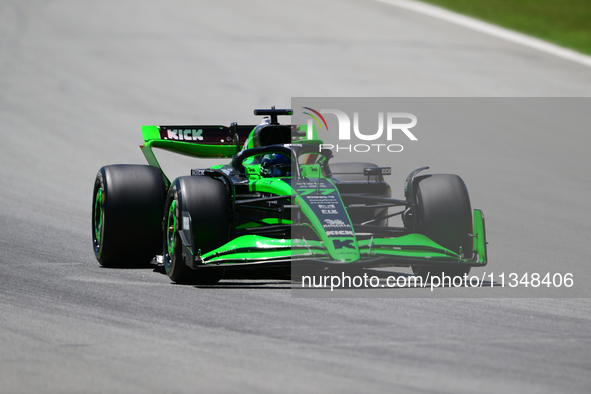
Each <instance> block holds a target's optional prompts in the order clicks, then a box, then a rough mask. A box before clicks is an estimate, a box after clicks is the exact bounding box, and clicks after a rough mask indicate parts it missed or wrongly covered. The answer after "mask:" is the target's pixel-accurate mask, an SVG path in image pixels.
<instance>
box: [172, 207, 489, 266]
mask: <svg viewBox="0 0 591 394" xmlns="http://www.w3.org/2000/svg"><path fill="white" fill-rule="evenodd" d="M185 214H186V213H185V212H183V215H185ZM187 215H188V214H187ZM186 219H187V220H186V221H187V222H190V217H187V218H186ZM187 227H188V228H186V229H185V228H183V229H182V230H181V232H180V233H181V240H182V242H183V256H184V259H185V262H186V264H187V265H188V266H189V267H191V268H193V269H197V270H199V269H207V268H209V267H218V268H219V267H221V266H223V267H225V268H232V267H233V268H241V267H246V266H252V267H257V266H260V267H267V268H287V267H290V266H292V267H297V266H315V267H319V268H324V267H335V266H340V267H344V266H345V265H346V266H348V267H358V268H370V267H386V266H411V265H417V266H438V265H445V266H451V265H461V266H479V267H483V266H485V265H486V263H487V256H486V244H487V242H486V234H485V224H484V215H483V213H482V211H481V210H479V209H475V210H474V226H473V228H474V234H472V237H473V240H474V244H473V246H474V253H469V254H471V255H473V257H472V258H470V259H468V258H464V257H463V256H460V255H459V254H457V253H455V252H453V251H451V250H449V249H446V248H444V247H443V246H441V245H439V244H437V243H436V242H434V241H432V240H431V239H429V238H428V237H426V236H424V235H422V234H407V235H403V236H399V237H396V238H381V237H374V238H371V239H364V240H358V241H357V244H358V247H359V252H360V258H359V260H357V261H353V262H343V261H335V260H334V259H332V258H331V257H330V254H329V253H328V251H327V249H326V248H325V247H324V246H323V244H322V242H321V241H311V240H305V239H276V238H268V237H264V236H260V235H244V236H241V237H238V238H235V239H233V240H232V241H230V242H228V243H227V244H225V245H223V246H221V247H220V248H217V249H215V250H213V251H211V252H208V253H205V254H203V255H201V253H200V251H199V250H195V247H194V245H192V243H191V242H189V240H192V239H193V237H192V234H191V226H190V225H189V226H187Z"/></svg>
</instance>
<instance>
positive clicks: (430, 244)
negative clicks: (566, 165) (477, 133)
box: [92, 107, 487, 284]
mask: <svg viewBox="0 0 591 394" xmlns="http://www.w3.org/2000/svg"><path fill="white" fill-rule="evenodd" d="M254 113H255V115H262V116H267V117H266V118H265V119H264V120H263V122H262V123H261V124H260V125H237V124H236V123H232V124H231V125H230V126H229V127H228V126H211V125H201V126H143V127H142V135H143V139H144V144H143V145H142V146H141V149H142V152H143V153H144V155H145V157H146V159H147V161H148V165H110V166H105V167H103V168H101V169H100V170H99V172H98V174H97V177H96V180H95V186H94V193H93V196H94V197H93V205H92V207H93V210H92V236H93V245H94V251H95V255H96V258H97V260H98V261H99V263H100V264H101V265H103V266H107V267H124V266H129V265H132V264H144V263H147V262H150V261H151V260H153V259H154V258H156V261H157V262H159V263H161V264H163V265H164V267H165V269H166V272H167V274H168V275H169V276H170V278H171V279H172V280H173V281H175V282H179V283H195V284H214V283H217V282H218V281H219V280H220V279H221V278H222V277H224V275H226V276H229V275H231V274H232V273H233V272H234V273H235V272H238V271H242V272H249V273H250V275H251V277H256V276H257V275H258V274H260V275H269V274H270V273H271V274H275V275H277V276H279V277H291V276H292V274H293V273H294V272H295V271H294V270H293V269H294V268H298V269H303V270H307V271H306V272H310V270H312V271H314V272H322V271H323V270H327V269H332V268H335V267H336V268H346V267H356V268H370V267H383V266H402V267H404V266H410V267H412V269H413V272H414V273H415V274H416V275H420V276H422V277H428V275H432V276H433V275H436V274H438V273H441V272H444V271H445V272H446V273H447V274H450V275H463V274H466V273H468V272H469V270H470V268H471V267H481V266H484V265H486V262H487V256H486V239H485V226H484V216H483V214H482V212H481V211H480V210H478V209H475V210H472V209H471V205H470V199H469V196H468V191H467V189H466V186H465V184H464V182H463V181H462V179H461V178H460V177H458V176H457V175H451V174H430V175H429V174H427V175H424V174H422V173H421V172H422V171H423V170H426V169H427V167H424V168H420V169H418V170H415V171H413V172H412V173H411V174H410V175H409V176H408V178H407V180H406V182H405V185H404V199H393V198H392V197H391V188H390V186H389V185H388V184H387V183H386V182H385V181H384V176H386V175H388V174H390V171H391V170H390V168H389V167H377V166H376V165H375V164H373V163H330V160H331V159H332V157H333V154H332V152H331V151H330V150H327V149H323V148H322V141H321V140H319V139H316V138H314V139H308V138H306V137H307V133H306V130H305V126H293V125H282V124H280V123H279V122H278V116H281V115H291V113H292V112H291V110H286V109H275V108H274V107H273V108H271V109H264V110H255V112H254ZM154 148H159V149H164V150H168V151H172V152H175V153H179V154H183V155H188V156H192V157H196V158H220V159H224V158H226V159H230V160H229V163H226V164H220V165H217V166H213V167H210V168H196V169H192V170H191V174H190V175H188V176H182V177H179V178H176V179H174V180H170V179H168V178H167V176H166V175H165V174H164V173H163V171H162V169H161V167H160V164H159V163H158V160H157V159H156V156H155V154H154V152H153V149H154ZM391 208H395V209H394V210H396V212H392V213H390V209H391ZM394 217H399V218H400V219H401V223H402V225H400V226H397V227H394V226H389V219H391V218H394ZM298 272H299V271H298Z"/></svg>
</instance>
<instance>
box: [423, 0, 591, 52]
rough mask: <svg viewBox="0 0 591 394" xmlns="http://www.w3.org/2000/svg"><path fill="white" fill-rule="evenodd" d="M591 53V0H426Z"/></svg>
mask: <svg viewBox="0 0 591 394" xmlns="http://www.w3.org/2000/svg"><path fill="white" fill-rule="evenodd" d="M423 1H424V2H426V3H431V4H435V5H438V6H441V7H444V8H447V9H450V10H453V11H456V12H459V13H462V14H465V15H470V16H473V17H475V18H478V19H481V20H484V21H487V22H491V23H494V24H496V25H499V26H503V27H506V28H509V29H512V30H515V31H519V32H522V33H525V34H529V35H532V36H535V37H538V38H541V39H543V40H546V41H549V42H552V43H555V44H558V45H561V46H564V47H568V48H571V49H574V50H576V51H579V52H582V53H586V54H591V0H423Z"/></svg>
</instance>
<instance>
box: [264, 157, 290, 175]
mask: <svg viewBox="0 0 591 394" xmlns="http://www.w3.org/2000/svg"><path fill="white" fill-rule="evenodd" d="M261 174H262V175H263V176H267V177H281V176H283V177H288V176H291V158H289V157H287V156H285V155H282V154H280V153H268V154H266V155H264V156H263V159H262V160H261Z"/></svg>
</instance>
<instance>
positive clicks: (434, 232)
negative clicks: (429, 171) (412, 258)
mask: <svg viewBox="0 0 591 394" xmlns="http://www.w3.org/2000/svg"><path fill="white" fill-rule="evenodd" d="M415 198H416V200H415V203H416V211H417V212H416V215H417V225H418V228H417V230H418V231H417V232H419V233H420V234H423V235H426V236H427V237H429V238H430V239H431V240H433V241H435V242H437V243H438V244H439V245H441V246H443V247H444V248H447V249H449V250H451V251H453V252H455V253H462V254H463V255H464V258H466V257H467V258H470V257H471V255H472V253H473V251H472V249H473V241H472V238H471V236H470V234H472V208H471V206H470V197H469V196H468V190H467V188H466V185H465V184H464V181H462V179H461V178H460V177H459V176H457V175H451V174H435V175H427V176H424V177H420V178H418V182H417V186H416V189H415ZM412 270H413V273H414V274H415V275H418V276H421V277H423V279H426V278H427V275H428V274H429V275H430V276H440V275H442V274H443V273H445V275H447V276H463V275H465V274H466V275H467V274H468V273H469V272H470V267H466V266H441V267H439V266H437V267H427V266H425V267H420V266H419V267H415V266H413V267H412Z"/></svg>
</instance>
